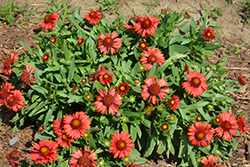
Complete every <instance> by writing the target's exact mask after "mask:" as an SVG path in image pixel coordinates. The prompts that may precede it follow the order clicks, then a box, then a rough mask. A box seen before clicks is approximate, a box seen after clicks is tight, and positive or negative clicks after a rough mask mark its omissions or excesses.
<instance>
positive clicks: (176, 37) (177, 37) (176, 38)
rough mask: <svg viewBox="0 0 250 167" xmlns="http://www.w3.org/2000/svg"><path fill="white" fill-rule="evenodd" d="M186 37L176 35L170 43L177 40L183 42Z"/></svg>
mask: <svg viewBox="0 0 250 167" xmlns="http://www.w3.org/2000/svg"><path fill="white" fill-rule="evenodd" d="M184 40H185V38H183V37H180V36H174V37H173V38H172V39H171V40H170V41H169V44H170V45H171V44H173V43H176V42H182V41H184Z"/></svg>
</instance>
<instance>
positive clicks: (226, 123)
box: [221, 121, 232, 131]
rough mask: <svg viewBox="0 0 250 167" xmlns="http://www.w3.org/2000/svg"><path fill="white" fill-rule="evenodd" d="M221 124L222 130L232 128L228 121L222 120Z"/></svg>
mask: <svg viewBox="0 0 250 167" xmlns="http://www.w3.org/2000/svg"><path fill="white" fill-rule="evenodd" d="M221 126H222V128H223V130H224V131H229V130H230V129H231V128H232V124H231V123H230V122H229V121H223V122H222V125H221Z"/></svg>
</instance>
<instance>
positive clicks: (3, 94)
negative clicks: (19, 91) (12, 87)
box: [0, 90, 9, 99]
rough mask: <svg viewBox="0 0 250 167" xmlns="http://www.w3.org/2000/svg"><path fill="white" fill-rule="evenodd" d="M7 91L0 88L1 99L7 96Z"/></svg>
mask: <svg viewBox="0 0 250 167" xmlns="http://www.w3.org/2000/svg"><path fill="white" fill-rule="evenodd" d="M8 95H9V93H8V90H7V91H6V90H5V91H4V90H0V98H1V99H6V98H7V97H8Z"/></svg>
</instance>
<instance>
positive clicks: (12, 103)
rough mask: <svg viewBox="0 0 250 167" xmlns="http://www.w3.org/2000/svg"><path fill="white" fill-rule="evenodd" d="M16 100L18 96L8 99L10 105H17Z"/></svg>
mask: <svg viewBox="0 0 250 167" xmlns="http://www.w3.org/2000/svg"><path fill="white" fill-rule="evenodd" d="M16 102H17V98H16V97H13V96H11V97H10V98H9V99H8V104H9V105H10V106H14V105H16Z"/></svg>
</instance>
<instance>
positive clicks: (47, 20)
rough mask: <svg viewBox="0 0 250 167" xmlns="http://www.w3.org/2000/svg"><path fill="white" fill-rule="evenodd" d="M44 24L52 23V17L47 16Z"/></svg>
mask: <svg viewBox="0 0 250 167" xmlns="http://www.w3.org/2000/svg"><path fill="white" fill-rule="evenodd" d="M44 22H45V23H50V22H51V15H47V16H45V17H44Z"/></svg>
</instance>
